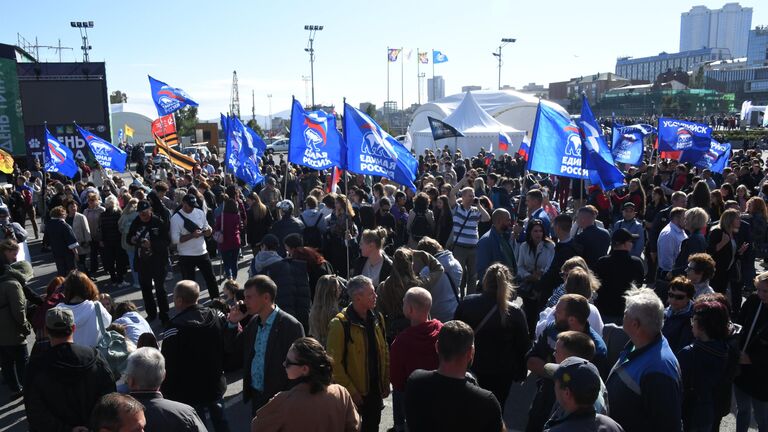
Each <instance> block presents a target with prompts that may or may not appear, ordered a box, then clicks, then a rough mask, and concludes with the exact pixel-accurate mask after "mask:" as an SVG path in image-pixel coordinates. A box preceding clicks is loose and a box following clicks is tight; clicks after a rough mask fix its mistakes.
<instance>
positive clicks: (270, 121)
mask: <svg viewBox="0 0 768 432" xmlns="http://www.w3.org/2000/svg"><path fill="white" fill-rule="evenodd" d="M267 101H268V102H269V117H268V118H269V129H272V93H270V94H268V95H267ZM264 130H266V128H265V129H264Z"/></svg>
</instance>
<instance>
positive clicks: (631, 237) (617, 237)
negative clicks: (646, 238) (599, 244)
mask: <svg viewBox="0 0 768 432" xmlns="http://www.w3.org/2000/svg"><path fill="white" fill-rule="evenodd" d="M639 237H640V236H638V235H637V234H632V233H631V232H629V231H627V229H626V228H619V229H617V230H616V231H615V232H614V233H613V235H612V236H611V241H612V242H614V243H624V242H628V241H635V240H637V239H638V238H639Z"/></svg>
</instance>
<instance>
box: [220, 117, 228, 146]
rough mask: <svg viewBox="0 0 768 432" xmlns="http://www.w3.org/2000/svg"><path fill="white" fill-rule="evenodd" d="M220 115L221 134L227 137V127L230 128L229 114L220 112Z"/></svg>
mask: <svg viewBox="0 0 768 432" xmlns="http://www.w3.org/2000/svg"><path fill="white" fill-rule="evenodd" d="M219 116H221V134H222V135H223V136H224V139H225V140H226V139H227V138H226V137H227V129H229V114H227V115H224V114H222V113H219Z"/></svg>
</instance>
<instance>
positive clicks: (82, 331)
mask: <svg viewBox="0 0 768 432" xmlns="http://www.w3.org/2000/svg"><path fill="white" fill-rule="evenodd" d="M56 307H57V308H59V309H69V310H71V311H72V314H73V315H74V316H75V330H76V331H75V336H74V339H75V343H76V344H78V345H85V346H88V347H95V346H96V345H98V343H99V341H100V340H101V331H99V321H98V319H97V317H96V313H97V311H98V312H99V313H101V321H102V323H103V324H104V328H107V327H109V325H110V324H112V315H110V314H109V312H107V309H106V308H104V307H103V306H101V303H99V301H98V300H97V301H93V300H85V301H83V302H80V303H59V304H57V305H56Z"/></svg>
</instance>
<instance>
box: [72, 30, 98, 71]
mask: <svg viewBox="0 0 768 432" xmlns="http://www.w3.org/2000/svg"><path fill="white" fill-rule="evenodd" d="M69 25H70V27H72V28H77V29H80V37H81V38H82V39H83V45H82V46H81V47H80V48H81V49H82V50H83V63H88V62H89V61H90V58H89V57H88V51H90V50H91V48H92V47H91V46H90V45H88V29H89V28H93V21H70V23H69Z"/></svg>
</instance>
